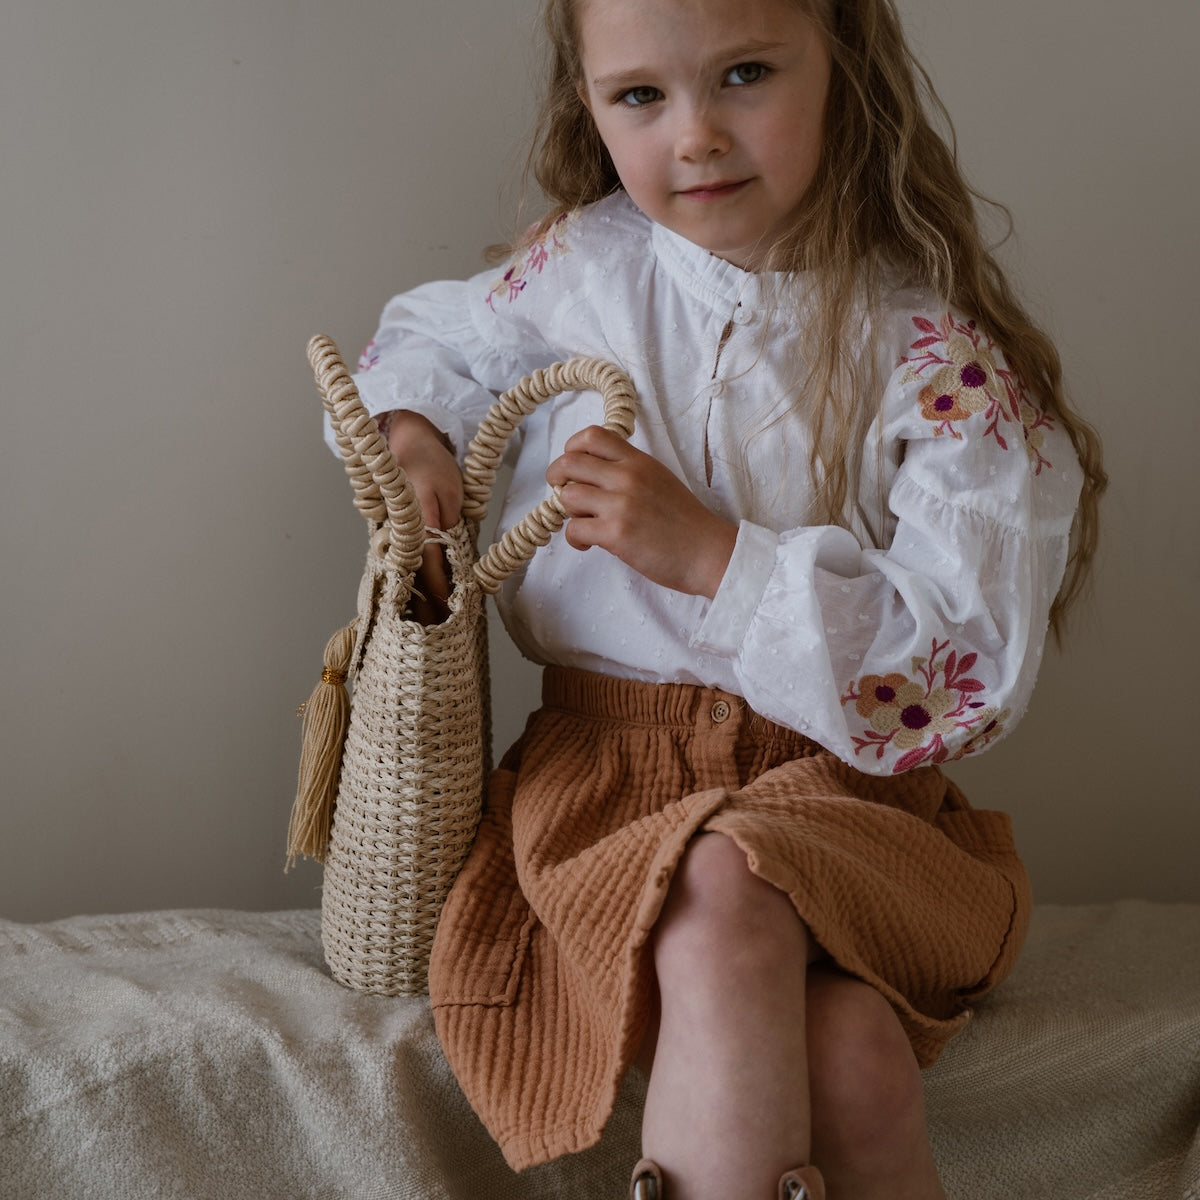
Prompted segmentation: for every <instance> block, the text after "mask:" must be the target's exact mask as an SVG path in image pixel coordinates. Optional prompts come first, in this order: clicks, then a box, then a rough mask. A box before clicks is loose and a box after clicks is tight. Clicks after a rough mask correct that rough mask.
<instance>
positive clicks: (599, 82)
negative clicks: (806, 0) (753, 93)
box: [592, 39, 784, 92]
mask: <svg viewBox="0 0 1200 1200" xmlns="http://www.w3.org/2000/svg"><path fill="white" fill-rule="evenodd" d="M783 44H784V43H783V42H764V41H761V40H758V39H754V40H751V41H748V42H738V43H736V44H735V45H732V46H730V47H728V49H725V50H722V51H720V53H718V54H714V55H712V56H711V57H710V58H709V60H708V62H707V63H702V64H701V66H700V68H699V71H698V73H699V74H703V73H704V71H705V69H706V68H709V69H711V68H715V67H717V66H721V65H724V64H725V63H730V62H738V61H741V60H744V59H747V58H753V57H754V56H755V55H756V54H769V53H770V52H771V51H773V50H778V49H779V48H780V47H781V46H782V45H783ZM656 73H657V72H656V69H655V68H653V67H629V68H622V69H621V70H619V71H611V72H609V73H608V74H607V75H597V76H596V77H595V78H594V79H593V80H592V87H594V88H595V89H596V91H598V92H602V91H607V90H608V89H609V88H621V87H632V86H633V85H634V84H636V83H639V82H641V81H642V80H643V79H649V78H650V77H651V76H653V75H655V74H656Z"/></svg>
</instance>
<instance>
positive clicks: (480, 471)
mask: <svg viewBox="0 0 1200 1200" xmlns="http://www.w3.org/2000/svg"><path fill="white" fill-rule="evenodd" d="M308 359H309V362H310V363H311V364H312V368H313V374H314V375H315V377H316V380H317V387H318V389H319V390H320V393H321V399H322V402H323V403H324V405H325V409H326V411H327V412H328V413H329V415H330V419H331V421H332V424H333V432H334V437H335V438H336V440H337V445H338V449H339V450H340V451H341V454H342V458H343V460H344V462H345V466H346V473H347V474H348V475H349V476H350V484H351V487H352V488H353V491H354V504H355V507H356V508H358V510H359V511H360V512H361V513H362V514H363V515H364V517H366V519H367V520H368V521H369V522H371V523H373V524H378V525H379V526H380V529H379V531H378V532H377V533H376V534H375V537H374V539H373V543H372V544H373V546H374V549H375V553H376V554H377V555H378V556H379V557H380V558H381V559H382V560H383V562H384V564H385V565H386V566H387V567H389V568H393V569H399V570H400V571H401V572H402V574H403V575H404V577H405V579H406V580H407V581H408V582H409V585H411V579H412V577H413V576H415V575H416V571H417V567H418V566H419V565H420V562H421V550H422V547H423V546H424V544H425V522H424V518H423V517H422V515H421V506H420V504H419V502H418V501H417V497H416V493H415V492H414V491H413V488H412V485H411V484H410V483H409V481H408V477H407V476H406V475H405V474H404V472H403V471H402V470H401V468H400V467H399V466H398V465H397V463H396V460H395V459H394V458H393V457H392V454H391V451H390V450H389V449H388V446H387V443H386V442H385V441H384V439H383V436H382V435H381V434H380V432H379V427H378V425H377V424H376V422H375V419H374V417H372V416H371V415H370V414H369V413H368V412H367V410H366V408H365V407H364V405H363V403H362V400H361V398H360V397H359V394H358V389H357V388H356V387H355V386H354V381H353V380H352V379H351V378H350V373H349V371H348V370H347V369H346V364H345V363H344V362H343V361H342V358H341V355H340V353H339V352H338V349H337V346H336V345H335V344H334V342H333V340H332V339H331V338H329V337H326V336H325V335H324V334H318V335H317V336H316V337H314V338H313V339H312V340H311V341H310V342H309V344H308ZM567 391H595V392H599V393H600V395H601V397H602V399H603V401H604V428H605V429H608V430H611V431H612V432H613V433H616V434H618V435H619V436H620V437H624V438H628V437H629V436H630V434H631V433H632V432H633V421H634V404H635V402H636V400H637V393H636V391H635V390H634V386H633V381H632V380H631V379H630V378H629V376H628V375H627V374H625V372H624V371H622V370H621V369H620V368H619V367H616V366H614V365H613V364H612V363H610V362H606V361H605V360H604V359H601V358H573V359H570V360H568V361H567V362H561V363H555V364H554V365H553V366H551V367H546V368H544V369H542V370H538V371H534V372H533V374H531V375H527V376H526V377H525V378H524V379H522V380H521V381H520V383H518V384H516V385H515V386H514V387H511V388H509V389H508V391H506V392H504V393H503V394H502V395H501V396H500V397H499V398H498V399H497V400H496V402H495V403H494V404H493V405H492V407H491V408H490V409H489V411H488V414H487V416H486V417H485V418H484V419H483V421H482V423H481V424H480V426H479V430H478V432H477V433H476V435H475V437H474V438H472V439H471V443H470V445H469V446H468V448H467V454H466V458H465V460H464V463H463V516H464V517H465V518H466V519H467V520H470V521H475V522H477V523H478V522H480V521H482V520H483V518H484V517H485V516H486V515H487V506H488V501H489V500H490V499H491V494H492V488H493V486H494V484H495V482H496V472H497V470H498V468H499V466H500V460H501V459H502V458H503V457H504V448H505V446H506V445H507V443H508V439H509V438H510V437H511V436H512V434H513V432H514V431H515V430H516V428H517V426H518V425H519V424H520V423H521V421H522V420H524V418H525V417H527V416H528V415H529V414H530V413H531V412H533V410H534V409H535V408H537V406H538V405H539V404H542V403H543V402H544V401H546V400H549V399H550V398H551V397H552V396H557V395H558V394H559V393H561V392H567ZM566 519H567V514H566V510H565V509H564V508H563V506H562V503H561V502H560V501H559V499H558V497H557V496H556V495H551V496H548V497H547V498H546V499H545V500H543V501H542V502H541V504H539V505H538V506H537V508H535V509H534V510H533V511H532V512H531V513H529V514H528V515H527V516H525V517H524V518H523V519H522V520H521V521H519V522H518V523H517V524H516V525H514V526H513V527H512V528H511V529H510V530H509V531H508V532H507V533H506V534H505V535H504V536H503V537H502V538H501V539H500V540H499V541H498V542H496V543H495V545H493V546H491V547H490V548H489V549H488V550H487V551H486V552H485V553H484V554H483V556H482V557H481V558H480V560H479V561H478V562H477V563H476V564H475V566H474V572H475V577H476V579H477V581H478V583H479V587H480V589H481V590H482V591H484V592H488V593H493V592H496V591H498V590H499V588H500V585H501V584H502V583H503V582H504V580H505V579H507V578H508V576H509V575H511V574H512V573H513V572H514V571H515V570H517V569H518V568H519V567H520V566H521V565H522V564H523V563H525V562H527V561H528V560H529V559H530V558H531V557H532V556H533V554H534V552H535V551H536V550H537V548H538V547H539V546H544V545H545V544H546V543H547V542H548V541H549V540H550V538H551V537H552V536H553V535H554V534H555V533H556V532H557V531H558V530H559V529H561V528H562V526H563V524H564V523H565V522H566Z"/></svg>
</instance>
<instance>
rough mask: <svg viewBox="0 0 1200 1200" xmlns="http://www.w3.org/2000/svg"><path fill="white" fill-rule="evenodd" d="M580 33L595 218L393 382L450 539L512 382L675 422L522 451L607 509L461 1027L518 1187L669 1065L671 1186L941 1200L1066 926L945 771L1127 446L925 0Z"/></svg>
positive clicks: (450, 1023) (573, 547) (577, 178)
mask: <svg viewBox="0 0 1200 1200" xmlns="http://www.w3.org/2000/svg"><path fill="white" fill-rule="evenodd" d="M547 20H548V28H549V32H550V37H551V41H552V46H553V52H554V64H553V74H552V78H551V81H550V88H549V93H548V95H547V97H546V100H545V104H544V111H543V121H542V126H541V130H540V136H539V141H538V146H537V151H536V168H537V177H538V180H539V182H540V183H541V185H542V187H543V189H544V191H545V192H546V194H547V195H548V196H549V197H550V198H551V200H552V201H553V204H554V208H553V210H552V211H551V212H550V214H549V215H548V216H547V217H546V218H545V219H544V220H543V221H542V222H541V224H540V226H539V227H538V228H537V229H536V230H535V231H534V232H533V233H532V234H531V235H529V236H528V238H527V239H526V240H525V242H524V243H523V244H522V245H521V246H520V248H519V249H518V251H517V253H516V254H515V256H514V257H513V258H512V259H511V261H510V262H509V263H508V264H507V265H506V266H505V267H503V268H501V269H498V270H495V271H492V272H487V273H484V274H483V275H480V276H478V277H476V278H474V279H472V280H469V281H467V282H466V283H436V284H431V285H428V286H426V287H422V288H418V289H417V290H415V291H414V292H411V293H410V294H408V295H404V296H400V297H398V298H396V299H395V300H393V301H392V302H391V303H390V304H389V305H388V307H387V309H386V311H385V313H384V317H383V321H382V325H381V328H380V330H379V333H378V335H377V336H376V338H375V340H374V342H373V343H372V345H371V347H369V349H368V352H367V353H366V355H365V356H364V360H363V363H362V367H361V371H360V373H359V375H358V376H357V382H358V384H359V387H360V390H361V392H362V395H363V398H364V400H365V401H366V402H367V405H368V407H369V408H370V410H371V411H373V412H375V413H378V414H380V415H381V417H383V418H384V424H385V426H386V428H387V432H388V438H389V442H390V445H391V448H392V450H393V452H394V454H395V456H396V458H397V460H398V461H399V462H400V464H401V465H402V466H403V467H404V469H405V470H406V471H407V473H408V474H409V476H410V477H411V478H412V480H413V482H414V486H415V487H416V490H417V493H418V495H419V497H420V499H421V502H422V505H423V508H424V512H425V514H426V517H427V520H428V523H429V524H430V525H431V526H435V527H446V526H448V525H450V524H452V523H454V522H455V521H456V520H457V519H458V517H459V513H460V508H461V503H462V493H461V483H460V477H459V472H458V465H457V462H456V458H455V455H456V453H458V452H461V451H462V450H463V448H464V447H465V445H466V442H467V440H468V439H469V437H470V435H471V433H472V432H473V431H474V428H475V427H476V425H477V423H478V422H479V420H480V419H481V417H482V415H483V413H484V412H485V411H486V408H487V406H488V405H489V403H490V402H491V401H492V399H493V395H494V393H497V392H499V391H501V390H503V389H505V388H507V387H509V386H510V385H512V384H513V383H515V382H516V381H517V380H518V379H519V378H520V377H521V376H522V375H524V374H526V373H528V372H529V371H531V370H533V369H535V368H538V367H543V366H547V365H549V364H550V363H552V362H555V361H557V360H560V359H564V358H568V357H571V356H574V355H580V354H585V355H595V356H599V357H602V358H606V359H610V360H614V361H616V362H617V363H619V364H620V365H621V366H623V367H624V368H625V369H626V370H627V371H628V372H629V373H630V374H631V375H632V377H633V379H634V381H635V383H636V385H637V387H638V390H639V394H640V406H639V410H638V425H637V430H636V432H635V434H634V437H633V439H632V441H631V442H630V443H628V444H627V443H625V442H623V441H621V440H620V439H619V438H618V437H617V436H615V435H613V434H610V433H608V432H606V431H605V430H603V429H602V428H600V427H599V425H598V420H599V411H600V407H599V401H598V399H597V398H596V397H595V396H594V395H588V394H576V395H568V396H563V397H559V398H557V399H556V400H555V401H552V402H551V403H549V404H548V405H545V406H543V407H542V408H541V409H539V410H538V411H537V412H536V413H535V414H534V415H533V416H532V417H530V418H529V419H528V421H527V423H526V425H525V427H524V428H523V430H522V431H521V433H520V436H519V454H518V456H517V459H516V465H515V474H514V477H513V481H512V485H511V488H510V491H509V495H508V497H507V500H506V505H505V509H504V512H503V514H502V517H501V526H502V527H506V526H507V525H509V524H511V523H512V522H513V521H514V520H515V519H517V518H518V517H519V516H521V515H522V514H523V513H524V512H526V511H527V510H529V509H530V508H532V507H534V505H535V504H536V502H537V501H538V500H539V499H541V498H542V496H543V495H544V494H545V490H546V488H547V486H550V487H553V488H556V489H558V493H559V495H560V497H561V500H562V503H563V505H564V507H565V509H566V511H567V513H568V515H569V518H570V520H569V523H568V524H567V526H566V530H565V536H564V537H562V538H556V539H554V541H553V542H552V543H551V544H550V545H549V546H548V547H546V548H545V549H543V550H542V551H539V553H538V554H537V555H536V556H535V557H534V559H533V560H532V562H531V563H530V564H529V566H528V567H527V568H526V569H525V570H524V572H523V573H521V574H520V576H519V577H517V578H514V579H512V580H510V581H509V583H508V584H507V585H506V587H505V589H504V591H503V593H502V595H501V598H500V605H501V612H502V613H503V616H504V619H505V621H506V623H507V625H508V628H509V630H510V631H511V633H512V635H513V637H514V638H515V640H516V642H517V644H518V646H519V647H520V648H521V650H522V651H523V652H524V653H525V654H526V655H528V656H529V657H530V658H532V659H534V660H535V661H537V662H539V663H542V664H545V667H546V670H545V676H544V689H543V707H542V708H541V709H540V710H539V711H538V712H537V713H535V714H534V715H533V716H532V717H531V718H530V721H529V724H528V726H527V729H526V732H525V733H524V735H523V736H522V738H521V739H520V741H519V742H518V744H517V745H516V746H515V747H514V748H513V749H512V750H510V751H509V753H508V754H507V756H506V757H505V759H504V760H503V762H502V764H501V766H500V768H499V769H498V770H497V771H496V772H495V774H494V776H493V779H492V781H491V784H490V789H489V795H488V804H487V812H486V815H485V818H484V822H483V825H482V827H481V829H480V833H479V836H478V839H477V841H476V844H475V847H474V850H473V852H472V855H471V857H470V859H469V860H468V863H467V865H466V867H465V869H464V870H463V872H462V875H461V876H460V878H459V880H458V882H457V884H456V886H455V889H454V891H453V893H452V895H451V897H450V900H449V902H448V904H447V907H446V909H445V912H444V915H443V918H442V921H441V925H440V927H439V931H438V937H437V942H436V946H435V949H434V958H433V964H432V970H431V979H430V990H431V996H432V1001H433V1004H434V1011H435V1016H436V1020H437V1027H438V1031H439V1036H440V1037H441V1039H442V1042H443V1044H444V1046H445V1049H446V1053H447V1055H448V1057H449V1060H450V1062H451V1064H452V1065H453V1067H454V1070H455V1072H456V1074H457V1075H458V1078H459V1080H460V1081H461V1083H462V1086H463V1088H464V1090H465V1091H466V1094H467V1096H468V1097H469V1098H470V1100H471V1102H472V1104H473V1105H474V1106H475V1108H476V1110H477V1111H478V1112H479V1114H480V1116H481V1117H482V1118H483V1120H484V1121H485V1122H486V1123H487V1125H488V1127H489V1129H490V1130H491V1131H492V1133H493V1135H494V1136H495V1137H496V1139H497V1140H498V1142H499V1143H500V1145H501V1147H502V1149H503V1150H504V1153H505V1155H506V1157H507V1159H508V1161H509V1162H510V1163H511V1164H512V1165H513V1166H514V1167H517V1168H521V1167H525V1166H528V1165H531V1164H534V1163H537V1162H540V1161H544V1160H547V1159H550V1158H552V1157H555V1156H557V1155H560V1154H563V1153H565V1152H568V1151H576V1150H580V1149H583V1148H584V1147H586V1146H588V1145H590V1144H591V1143H593V1142H594V1141H595V1140H596V1139H597V1138H598V1137H599V1135H600V1131H601V1129H602V1128H603V1126H604V1124H605V1121H606V1120H607V1118H608V1115H609V1113H610V1111H611V1108H612V1105H613V1101H614V1097H615V1095H616V1091H617V1087H618V1084H619V1082H620V1080H621V1078H622V1076H623V1075H624V1073H625V1072H626V1071H627V1069H628V1068H629V1067H630V1066H631V1065H632V1064H633V1063H635V1062H640V1063H641V1064H642V1065H643V1066H644V1067H645V1068H646V1069H647V1070H648V1071H649V1084H648V1091H647V1096H646V1107H645V1116H644V1124H643V1153H644V1154H645V1156H646V1157H645V1159H644V1160H643V1161H642V1162H640V1163H639V1164H638V1165H637V1168H636V1170H635V1173H634V1184H633V1194H634V1195H635V1196H638V1197H655V1196H659V1197H661V1196H668V1197H670V1200H706V1198H710V1197H711V1198H718V1197H720V1198H723V1200H754V1198H756V1197H762V1198H763V1200H766V1198H767V1197H771V1196H785V1197H795V1196H808V1197H820V1196H822V1195H824V1194H825V1190H824V1189H825V1188H826V1187H828V1194H829V1195H830V1196H833V1197H851V1198H853V1200H868V1198H869V1197H874V1196H887V1197H889V1198H891V1200H897V1198H900V1197H937V1196H941V1195H942V1194H943V1193H942V1190H941V1186H940V1184H939V1182H938V1177H937V1171H936V1168H935V1165H934V1162H933V1157H932V1154H931V1151H930V1145H929V1140H928V1136H927V1134H926V1130H925V1121H924V1115H923V1110H922V1100H921V1082H920V1077H919V1068H920V1067H921V1066H925V1065H928V1064H930V1063H932V1062H933V1061H934V1060H935V1059H936V1058H937V1056H938V1054H939V1053H940V1052H941V1050H942V1049H943V1047H944V1046H945V1044H946V1042H947V1041H948V1039H949V1038H950V1037H951V1036H952V1035H953V1034H954V1033H955V1032H956V1031H958V1030H959V1029H961V1028H962V1026H963V1024H964V1022H965V1021H966V1019H967V1018H968V1016H969V1015H970V1006H971V1005H972V1004H973V1003H974V1002H975V1001H977V1000H978V999H979V998H980V997H981V996H983V995H984V993H986V992H987V991H989V990H990V989H991V988H993V987H994V986H995V985H996V984H997V983H998V982H999V981H1000V980H1001V979H1002V978H1003V977H1004V976H1005V975H1006V973H1007V972H1008V971H1009V969H1010V968H1011V966H1012V964H1013V961H1014V959H1015V957H1016V955H1017V952H1018V950H1019V947H1020V944H1021V941H1022V938H1023V935H1024V933H1025V928H1026V924H1027V921H1028V918H1029V910H1030V898H1029V888H1028V883H1027V879H1026V876H1025V873H1024V871H1023V869H1022V867H1021V865H1020V863H1019V861H1018V859H1017V856H1016V853H1015V850H1014V846H1013V842H1012V837H1011V833H1010V828H1009V823H1008V820H1007V818H1006V817H1005V816H1003V815H1002V814H999V813H994V812H982V811H976V810H973V809H971V808H970V807H969V806H968V805H967V803H966V801H965V800H964V799H963V797H962V795H961V794H960V792H959V791H958V790H957V788H956V787H955V786H954V785H953V784H952V783H950V782H949V781H948V780H947V779H946V778H945V777H944V776H943V775H942V773H941V771H940V769H939V766H938V764H940V763H942V762H945V761H948V760H951V759H955V758H959V757H961V756H963V755H965V754H971V753H975V752H978V751H980V750H982V749H983V748H984V747H985V746H987V745H989V744H990V743H992V742H994V741H996V740H997V739H998V738H999V737H1001V736H1002V735H1003V734H1004V733H1005V732H1007V731H1008V729H1010V728H1011V727H1012V725H1013V724H1014V723H1015V721H1016V720H1017V718H1018V717H1019V716H1020V714H1021V712H1022V710H1023V709H1024V707H1025V705H1026V704H1027V702H1028V699H1029V695H1030V690H1031V688H1032V685H1033V681H1034V676H1035V674H1036V672H1037V667H1038V663H1039V660H1040V657H1041V653H1042V646H1043V640H1044V637H1045V634H1046V631H1047V627H1048V625H1053V626H1057V623H1058V622H1059V621H1060V620H1061V618H1062V616H1063V613H1064V612H1065V610H1066V607H1067V605H1068V603H1069V601H1070V600H1071V599H1072V597H1073V596H1074V595H1075V593H1076V592H1077V590H1078V588H1079V586H1080V584H1081V581H1082V578H1083V575H1084V572H1085V569H1086V567H1087V565H1088V562H1089V559H1090V557H1091V554H1092V550H1093V545H1094V533H1095V513H1096V501H1097V497H1098V495H1099V492H1100V490H1101V487H1102V484H1103V474H1102V472H1101V469H1100V465H1099V455H1098V450H1097V446H1096V442H1095V439H1094V436H1093V435H1092V434H1091V432H1090V431H1089V429H1088V428H1087V426H1086V425H1085V424H1084V423H1082V422H1081V421H1080V419H1079V418H1078V417H1076V416H1074V415H1073V414H1072V413H1071V411H1070V410H1069V408H1068V407H1067V405H1066V403H1065V401H1064V399H1063V394H1062V389H1061V385H1060V375H1059V366H1058V360H1057V357H1056V355H1055V352H1054V350H1053V348H1052V347H1051V345H1050V344H1049V342H1048V340H1047V339H1046V337H1045V336H1044V335H1043V334H1042V333H1040V332H1039V331H1038V330H1037V329H1036V328H1035V327H1034V326H1033V324H1032V323H1031V321H1030V320H1029V318H1028V317H1027V316H1026V315H1025V314H1024V312H1023V311H1022V309H1021V307H1020V306H1019V305H1018V303H1017V302H1016V301H1015V300H1014V298H1013V296H1012V293H1011V292H1010V290H1009V287H1008V285H1007V283H1006V282H1005V279H1004V276H1003V275H1002V273H1001V271H1000V269H999V267H998V266H997V265H996V263H995V262H994V261H993V259H992V258H991V257H990V256H989V254H988V253H987V252H986V250H985V249H984V247H983V244H982V241H981V237H980V234H979V232H978V229H977V227H976V223H975V218H974V215H973V207H972V195H971V193H970V191H969V189H968V188H967V187H966V185H965V184H964V183H963V181H962V179H961V176H960V174H959V171H958V169H957V166H956V163H955V160H954V156H953V154H952V153H951V151H950V150H949V149H948V148H947V146H946V144H945V143H944V142H943V140H942V139H941V138H940V137H939V136H938V135H937V134H936V133H935V132H934V131H933V129H932V127H931V125H930V123H929V121H928V119H927V117H926V115H925V114H924V112H923V109H922V101H921V94H922V93H921V91H920V90H919V88H918V81H919V80H921V79H923V75H922V73H921V71H920V68H919V67H917V66H916V64H915V63H914V62H913V60H912V58H911V56H910V54H909V51H908V49H907V48H906V46H905V43H904V40H903V37H902V34H901V32H900V28H899V23H898V19H897V16H896V13H895V11H894V8H893V6H892V3H891V0H549V3H548V8H547ZM933 103H934V104H935V105H936V101H933ZM385 414H386V416H384V415H385ZM1081 495H1082V500H1081V499H1080V497H1081ZM1077 507H1078V516H1077V517H1076V516H1075V514H1076V509H1077ZM1073 524H1074V536H1073V537H1072V526H1073ZM424 585H425V588H426V590H427V592H430V593H432V594H433V596H434V598H435V599H437V598H439V589H441V590H440V598H441V599H444V597H445V582H444V577H443V576H442V575H441V572H440V565H439V562H438V558H437V552H436V549H431V550H430V551H429V553H428V555H427V565H426V570H425V576H424Z"/></svg>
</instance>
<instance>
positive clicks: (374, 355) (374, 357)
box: [358, 338, 379, 371]
mask: <svg viewBox="0 0 1200 1200" xmlns="http://www.w3.org/2000/svg"><path fill="white" fill-rule="evenodd" d="M378 362H379V349H378V348H377V347H376V345H375V339H374V338H372V339H371V340H370V341H369V342H368V343H367V344H366V345H365V346H364V347H363V351H362V353H361V354H360V355H359V356H358V369H359V370H360V371H369V370H370V369H371V368H372V367H373V366H375V365H376V363H378Z"/></svg>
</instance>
